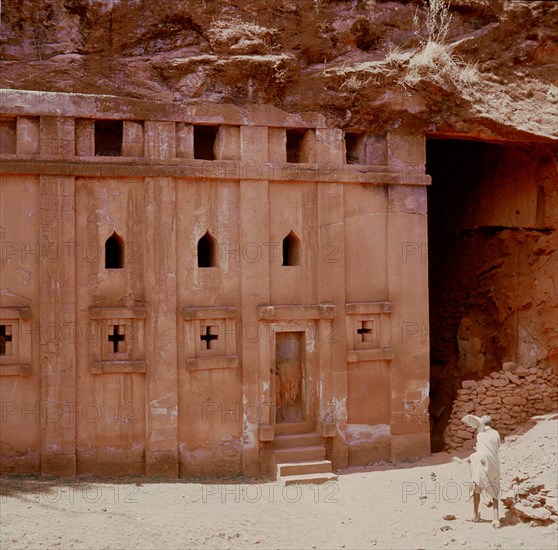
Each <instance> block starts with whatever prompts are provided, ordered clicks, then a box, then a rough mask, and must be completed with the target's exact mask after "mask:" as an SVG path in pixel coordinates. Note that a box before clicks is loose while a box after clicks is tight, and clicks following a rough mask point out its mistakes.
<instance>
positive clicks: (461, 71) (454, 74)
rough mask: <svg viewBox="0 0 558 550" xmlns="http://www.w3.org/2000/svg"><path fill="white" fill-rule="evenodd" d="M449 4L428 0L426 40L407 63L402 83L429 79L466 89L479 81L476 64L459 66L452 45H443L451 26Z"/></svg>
mask: <svg viewBox="0 0 558 550" xmlns="http://www.w3.org/2000/svg"><path fill="white" fill-rule="evenodd" d="M449 5H450V2H449V0H429V3H428V11H427V15H426V30H427V33H428V39H427V41H426V42H425V43H423V44H422V47H421V48H420V50H419V51H417V52H416V53H415V54H414V55H413V56H412V57H411V59H410V60H409V64H408V65H407V71H406V73H405V76H404V77H403V84H405V85H409V86H413V85H415V84H417V83H418V82H419V81H420V80H431V81H433V82H435V83H437V84H440V85H444V84H447V83H448V82H451V83H453V84H454V85H456V86H461V87H467V86H469V85H470V84H473V83H475V82H478V80H479V75H478V72H477V67H476V65H474V64H465V63H462V62H461V61H460V60H458V59H457V58H456V57H455V56H454V55H453V52H452V46H451V45H449V44H445V41H446V38H447V35H448V32H449V26H450V23H451V15H450V13H449Z"/></svg>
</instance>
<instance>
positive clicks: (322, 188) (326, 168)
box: [316, 128, 348, 468]
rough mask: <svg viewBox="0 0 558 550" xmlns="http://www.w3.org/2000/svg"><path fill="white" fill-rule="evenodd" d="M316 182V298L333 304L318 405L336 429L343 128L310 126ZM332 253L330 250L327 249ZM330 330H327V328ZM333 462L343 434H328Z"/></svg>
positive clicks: (342, 377)
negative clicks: (317, 172)
mask: <svg viewBox="0 0 558 550" xmlns="http://www.w3.org/2000/svg"><path fill="white" fill-rule="evenodd" d="M316 145H317V147H316V153H317V161H318V163H319V169H320V177H319V181H318V250H319V255H318V299H319V301H320V302H331V303H333V304H334V305H335V308H336V311H337V316H336V318H335V319H333V321H332V324H331V325H328V324H327V323H326V322H321V323H320V328H321V329H322V332H321V333H320V335H319V338H320V341H319V346H320V350H321V351H320V372H321V378H322V384H323V392H322V396H321V398H322V400H323V402H322V403H320V406H322V407H323V406H329V407H330V409H331V410H332V411H334V416H335V418H334V420H335V421H336V422H337V423H338V425H339V428H340V429H341V430H343V429H344V427H345V425H346V423H347V360H346V347H347V344H346V340H347V336H346V330H347V329H346V326H345V253H344V249H345V226H344V218H345V208H344V190H343V184H342V183H337V182H335V181H334V179H335V175H336V173H337V172H338V171H339V170H340V169H342V167H343V132H342V131H341V130H339V129H326V128H318V129H317V130H316ZM332 251H333V252H334V253H333V254H332V253H331V252H332ZM332 329H333V330H332ZM332 452H333V456H332V460H333V465H334V467H335V468H344V467H346V466H347V464H348V450H347V445H346V443H345V441H344V440H343V438H341V437H340V436H339V435H337V436H335V437H334V438H333V451H332Z"/></svg>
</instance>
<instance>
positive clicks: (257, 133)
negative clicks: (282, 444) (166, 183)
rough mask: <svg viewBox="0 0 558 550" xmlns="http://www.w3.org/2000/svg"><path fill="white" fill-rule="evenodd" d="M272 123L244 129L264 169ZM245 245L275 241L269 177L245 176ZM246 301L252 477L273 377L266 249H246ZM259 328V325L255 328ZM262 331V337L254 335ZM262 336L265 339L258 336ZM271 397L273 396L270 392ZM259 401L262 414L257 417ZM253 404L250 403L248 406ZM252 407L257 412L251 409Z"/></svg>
mask: <svg viewBox="0 0 558 550" xmlns="http://www.w3.org/2000/svg"><path fill="white" fill-rule="evenodd" d="M267 140H268V137H267V128H266V127H261V126H242V127H241V128H240V152H241V158H242V163H243V164H244V163H247V162H250V163H251V164H253V163H255V165H257V166H258V167H259V169H260V170H259V171H260V172H262V173H263V171H264V166H263V164H264V163H266V162H267V159H268V149H267ZM239 219H240V223H241V225H240V232H239V235H240V250H241V251H242V250H244V247H245V246H246V245H248V244H249V243H255V244H256V245H257V246H260V247H262V248H261V250H262V251H265V250H266V248H265V244H264V243H269V182H268V181H257V180H240V208H239ZM240 258H241V259H240V267H241V293H242V298H241V303H242V309H241V311H242V321H241V327H242V330H240V334H241V339H242V386H243V402H244V403H243V404H244V406H243V414H244V418H243V433H242V472H243V474H244V475H245V476H248V477H251V476H255V475H258V474H259V473H260V457H259V441H258V424H259V418H258V417H261V418H263V417H264V416H265V415H264V414H262V412H261V407H262V406H263V402H264V401H265V400H266V396H265V394H264V390H263V387H260V386H263V384H261V379H263V380H268V379H269V362H266V361H263V360H262V355H263V356H264V357H265V356H266V353H265V352H261V348H262V346H266V345H267V346H269V342H263V338H262V337H261V334H262V331H261V330H260V323H259V319H258V309H257V306H259V305H262V304H268V303H269V257H268V254H267V253H265V252H264V253H263V254H262V256H261V258H260V260H259V261H257V262H251V261H249V258H247V257H246V255H244V254H241V257H240ZM252 329H253V330H252ZM254 335H256V337H254ZM257 335H260V338H257ZM267 398H269V396H267ZM254 404H256V406H257V407H258V409H259V410H260V414H258V415H256V417H254V414H253V411H254ZM247 405H250V406H249V407H247ZM250 411H251V413H250Z"/></svg>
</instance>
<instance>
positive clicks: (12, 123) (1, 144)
mask: <svg viewBox="0 0 558 550" xmlns="http://www.w3.org/2000/svg"><path fill="white" fill-rule="evenodd" d="M16 135H17V134H16V117H2V118H0V154H2V155H15V153H16V143H17V138H16Z"/></svg>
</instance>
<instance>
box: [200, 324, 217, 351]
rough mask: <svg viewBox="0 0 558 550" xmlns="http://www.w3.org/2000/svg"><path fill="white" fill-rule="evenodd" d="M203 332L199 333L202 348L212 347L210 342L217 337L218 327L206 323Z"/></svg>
mask: <svg viewBox="0 0 558 550" xmlns="http://www.w3.org/2000/svg"><path fill="white" fill-rule="evenodd" d="M203 328H204V329H205V332H204V334H202V335H200V340H201V341H202V349H213V345H212V344H211V342H212V341H213V340H218V339H219V327H217V326H216V325H206V326H205V327H203Z"/></svg>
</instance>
